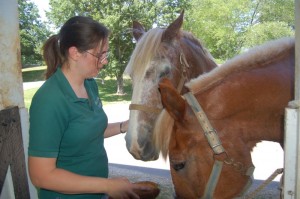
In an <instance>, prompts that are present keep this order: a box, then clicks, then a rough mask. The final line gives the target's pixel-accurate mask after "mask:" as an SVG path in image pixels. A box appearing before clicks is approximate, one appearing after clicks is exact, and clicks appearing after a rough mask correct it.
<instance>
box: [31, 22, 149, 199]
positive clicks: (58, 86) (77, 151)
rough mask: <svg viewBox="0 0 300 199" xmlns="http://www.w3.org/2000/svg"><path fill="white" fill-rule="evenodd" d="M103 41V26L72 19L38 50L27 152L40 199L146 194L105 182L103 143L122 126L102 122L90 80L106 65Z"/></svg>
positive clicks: (120, 181) (119, 181) (94, 86)
mask: <svg viewBox="0 0 300 199" xmlns="http://www.w3.org/2000/svg"><path fill="white" fill-rule="evenodd" d="M108 36H109V31H108V30H107V28H106V27H104V26H103V25H101V24H99V23H98V22H96V21H94V20H93V19H91V18H88V17H81V16H77V17H73V18H71V19H69V20H68V21H67V22H66V23H65V24H64V25H63V26H62V28H61V30H60V32H59V34H58V35H53V36H52V37H50V38H49V39H48V40H47V41H46V43H45V45H44V48H43V55H44V59H45V62H46V65H47V71H46V82H45V83H44V84H43V85H42V86H41V88H40V89H39V90H38V91H37V92H36V94H35V96H34V97H33V99H32V104H31V107H30V141H29V150H28V153H29V160H28V162H29V174H30V178H31V181H32V183H33V184H34V185H36V186H37V187H39V188H40V191H39V195H40V199H47V198H51V199H58V198H59V199H63V198H72V199H73V198H74V199H75V198H76V199H77V198H84V199H94V198H97V199H100V198H105V197H107V196H110V197H112V198H114V199H118V198H134V199H135V198H139V197H138V195H137V194H135V192H134V191H135V190H138V189H147V188H146V187H142V186H140V185H135V184H131V183H130V182H129V181H128V180H127V179H124V178H116V179H109V178H107V177H108V159H107V155H106V151H105V149H104V145H103V140H104V138H106V137H110V136H113V135H117V134H119V133H124V132H125V131H126V130H127V125H128V124H127V121H126V122H124V123H111V124H108V123H107V122H108V120H107V116H106V114H105V113H104V111H103V109H102V103H101V100H100V99H99V95H98V87H97V84H96V82H95V80H94V79H93V77H95V76H97V75H98V73H99V71H100V70H101V69H102V68H103V66H104V65H105V64H107V63H108V60H107V57H108Z"/></svg>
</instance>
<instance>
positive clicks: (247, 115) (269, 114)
mask: <svg viewBox="0 0 300 199" xmlns="http://www.w3.org/2000/svg"><path fill="white" fill-rule="evenodd" d="M294 48H295V43H294V39H292V38H283V39H280V40H276V41H272V42H268V43H266V44H265V45H262V46H260V47H256V48H254V49H252V50H250V51H249V52H247V53H245V54H242V55H240V56H237V57H236V58H233V59H232V60H230V61H229V62H227V63H225V64H223V65H222V66H220V67H218V68H215V69H214V70H212V71H211V72H209V73H206V74H204V75H200V76H199V77H197V78H196V79H193V80H191V81H190V82H188V83H186V84H185V86H186V87H187V88H188V89H189V91H190V92H189V94H185V95H184V96H183V97H182V96H181V95H180V93H179V92H178V91H176V89H175V88H174V83H173V82H171V81H169V80H168V79H166V78H165V79H163V80H161V82H160V83H159V89H160V93H161V100H162V104H163V106H164V108H165V109H166V110H167V112H168V113H169V114H170V116H171V117H172V118H173V120H174V125H173V126H170V127H169V130H170V131H169V132H170V134H169V136H170V139H169V140H170V142H169V143H164V144H165V145H168V150H169V151H168V152H166V151H165V152H164V153H168V154H169V159H170V165H171V174H172V181H173V184H174V187H175V192H176V195H177V198H183V199H196V198H214V199H227V198H228V199H229V198H230V199H231V198H234V197H238V196H240V195H242V192H243V191H242V190H243V189H244V188H245V186H246V184H247V182H248V180H249V178H250V177H249V175H251V171H252V170H253V169H254V166H253V164H252V160H251V150H252V148H253V147H254V146H255V145H256V143H258V142H260V141H262V140H267V141H274V142H278V143H280V144H281V145H283V137H284V136H283V135H284V113H285V107H286V106H287V105H288V102H289V101H291V100H293V97H294V65H295V55H294V53H295V49H294ZM193 100H194V101H193ZM198 103H199V104H198ZM160 122H162V124H163V123H164V122H163V121H160ZM157 125H159V122H158V121H157ZM157 129H158V131H157V132H155V136H158V137H159V136H161V135H162V134H165V133H166V132H167V130H166V129H167V127H163V128H161V126H160V128H157ZM162 129H163V130H162ZM159 130H160V131H159ZM164 136H166V135H164ZM164 148H165V147H162V149H164ZM216 163H217V164H216ZM210 176H212V177H210Z"/></svg>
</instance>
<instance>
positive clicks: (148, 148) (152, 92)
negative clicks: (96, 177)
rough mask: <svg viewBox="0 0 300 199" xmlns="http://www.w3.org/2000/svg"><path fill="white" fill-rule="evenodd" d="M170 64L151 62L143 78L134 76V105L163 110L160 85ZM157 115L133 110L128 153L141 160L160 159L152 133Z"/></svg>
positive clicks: (129, 129)
mask: <svg viewBox="0 0 300 199" xmlns="http://www.w3.org/2000/svg"><path fill="white" fill-rule="evenodd" d="M170 71H171V66H170V62H169V61H168V60H166V59H160V60H158V59H157V60H156V61H151V62H150V64H149V66H148V69H147V70H146V71H145V72H144V74H143V75H142V77H134V76H133V93H132V100H131V103H132V104H139V105H144V106H147V107H153V108H162V104H161V100H160V94H159V90H158V83H159V81H160V79H161V78H162V77H164V76H166V75H169V74H170ZM157 116H158V115H157V114H155V113H149V112H144V111H141V110H131V111H130V118H129V128H128V131H127V134H126V136H125V139H126V145H127V149H128V151H129V152H130V153H131V154H132V155H133V156H134V157H135V158H136V159H141V160H155V159H157V158H158V152H157V151H156V149H155V147H154V145H153V143H152V133H153V129H154V124H155V120H156V118H157Z"/></svg>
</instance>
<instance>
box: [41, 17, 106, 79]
mask: <svg viewBox="0 0 300 199" xmlns="http://www.w3.org/2000/svg"><path fill="white" fill-rule="evenodd" d="M108 36H109V30H108V29H107V28H106V27H105V26H104V25H102V24H100V23H99V22H97V21H95V20H93V19H92V18H90V17H83V16H76V17H72V18H70V19H69V20H68V21H67V22H66V23H65V24H64V25H63V26H62V28H61V29H60V31H59V33H58V34H57V35H53V36H51V37H50V38H49V39H48V40H47V41H46V42H45V44H44V46H43V57H44V60H45V62H46V65H47V70H46V75H45V76H46V79H48V78H49V77H50V76H51V75H52V74H53V73H54V72H55V71H56V69H57V67H58V66H60V65H62V64H63V63H64V62H65V60H66V59H67V57H68V50H69V48H70V47H72V46H74V47H76V48H77V49H78V50H79V51H80V52H83V51H86V50H89V49H93V48H96V47H97V46H98V45H99V43H100V45H103V42H101V41H104V40H105V39H107V38H108ZM101 43H102V44H101Z"/></svg>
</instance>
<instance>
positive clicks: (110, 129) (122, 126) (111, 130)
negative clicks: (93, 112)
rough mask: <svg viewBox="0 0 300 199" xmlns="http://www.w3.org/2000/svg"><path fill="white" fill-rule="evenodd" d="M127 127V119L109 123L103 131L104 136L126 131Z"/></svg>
mask: <svg viewBox="0 0 300 199" xmlns="http://www.w3.org/2000/svg"><path fill="white" fill-rule="evenodd" d="M127 129H128V120H126V121H123V122H116V123H109V124H108V126H107V128H106V130H105V132H104V137H105V138H108V137H111V136H114V135H118V134H120V133H125V132H127Z"/></svg>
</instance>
